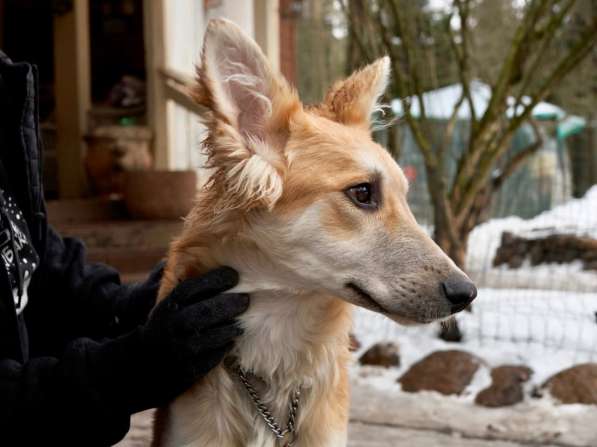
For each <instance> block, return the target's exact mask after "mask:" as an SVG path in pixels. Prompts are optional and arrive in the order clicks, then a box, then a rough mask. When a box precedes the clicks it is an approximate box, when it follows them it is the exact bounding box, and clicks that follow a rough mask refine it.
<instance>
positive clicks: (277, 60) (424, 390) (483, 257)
mask: <svg viewBox="0 0 597 447" xmlns="http://www.w3.org/2000/svg"><path fill="white" fill-rule="evenodd" d="M213 17H226V18H228V19H230V20H233V21H235V22H236V23H237V24H239V25H240V26H241V27H242V28H243V29H244V30H245V31H246V32H247V33H248V34H249V35H251V36H252V37H253V38H254V39H255V40H256V41H257V43H258V44H259V45H260V46H261V48H262V49H263V51H264V53H265V54H266V55H267V57H268V58H269V59H270V61H271V63H272V65H273V67H274V68H275V69H277V70H279V71H280V72H281V73H283V74H284V75H285V76H286V78H287V79H288V80H289V81H290V82H291V83H292V84H294V85H295V86H296V88H297V89H298V91H299V92H300V95H301V97H302V98H303V100H304V101H305V102H307V103H316V102H318V101H320V100H321V99H322V97H323V95H324V94H325V92H326V90H327V89H328V88H329V86H330V85H331V84H332V83H333V81H334V80H337V79H339V78H342V77H344V76H346V75H348V74H349V73H351V72H352V71H353V70H355V69H357V68H359V67H361V66H362V65H364V64H366V63H368V62H371V61H373V60H375V59H376V58H377V57H380V56H382V55H384V54H388V55H390V56H391V57H392V70H391V73H392V81H391V84H390V86H389V88H388V91H387V92H386V95H385V97H384V98H383V103H384V107H383V108H382V110H381V111H380V112H379V113H378V114H377V116H376V119H375V127H374V135H375V138H376V139H377V140H378V141H380V142H381V143H382V144H383V145H385V146H386V147H387V148H388V150H389V151H390V153H391V154H392V155H393V156H394V157H395V158H396V160H397V161H398V162H399V164H400V165H401V167H402V168H403V170H404V172H405V174H406V176H407V177H408V179H409V181H410V183H411V188H410V192H409V202H410V205H411V207H412V209H413V211H414V213H415V215H416V217H417V219H418V221H419V223H420V224H421V225H423V226H424V227H425V228H426V229H427V230H428V231H429V233H430V234H431V235H433V236H434V238H435V240H436V241H437V242H438V243H439V244H440V245H441V247H442V248H443V249H444V250H445V251H446V252H447V253H449V254H450V256H451V257H452V258H453V259H454V261H455V262H456V263H457V264H459V265H460V266H461V267H463V268H464V269H465V270H466V271H467V272H468V273H469V274H470V275H471V277H472V278H473V279H474V280H475V281H476V283H477V286H478V287H479V289H480V290H479V298H478V299H477V300H476V301H475V302H474V305H473V308H472V309H470V312H463V313H462V314H461V315H459V317H458V318H457V321H456V323H454V324H452V325H449V326H446V327H434V326H431V327H415V328H406V327H399V326H397V325H395V324H394V323H392V322H390V321H388V320H386V319H384V318H383V317H381V316H377V315H373V314H371V313H369V312H367V311H363V310H357V311H356V313H355V324H354V331H353V332H354V334H353V339H352V343H353V351H354V356H355V365H354V367H353V369H352V371H351V375H352V380H353V411H352V416H351V420H352V423H351V437H350V445H351V446H388V445H406V443H407V442H408V443H409V445H415V446H437V445H443V446H452V445H453V446H493V447H498V446H499V447H502V446H503V447H505V446H517V445H529V444H531V445H554V446H555V445H557V446H595V445H597V428H595V426H594V422H590V421H594V420H595V418H596V417H597V407H596V406H595V405H597V186H595V185H596V184H597V46H596V45H597V43H596V42H597V1H595V0H370V1H366V0H319V1H318V0H170V1H166V0H70V1H69V0H53V1H49V0H47V1H38V0H36V1H33V0H0V49H2V50H3V51H5V52H6V53H7V54H8V55H9V57H11V58H12V59H13V60H15V61H28V62H32V63H34V64H36V65H37V66H38V70H39V83H40V107H39V114H40V120H41V131H42V134H43V135H42V136H43V141H44V149H43V151H44V160H45V163H44V181H45V190H46V197H47V199H48V200H49V203H48V207H49V215H50V219H51V221H52V223H53V224H54V225H55V226H57V227H58V229H59V230H60V231H61V232H62V233H64V234H69V235H75V236H78V237H80V238H82V239H83V240H84V241H85V242H86V244H87V245H88V247H89V256H90V258H91V260H94V261H102V262H106V263H109V264H112V265H114V266H116V267H117V268H119V269H120V271H121V272H123V276H124V278H125V280H127V281H134V280H137V279H140V278H142V277H143V276H144V275H145V274H146V272H147V271H148V270H149V269H150V268H151V266H153V265H154V264H155V263H156V262H157V261H158V260H159V259H161V258H162V257H163V255H164V253H165V252H166V250H167V246H168V242H169V241H170V239H171V238H172V237H173V236H174V235H176V234H177V232H178V231H179V230H180V225H181V224H180V222H181V217H182V216H184V215H185V214H186V212H187V211H188V209H189V207H190V206H191V201H192V197H193V195H194V191H195V190H196V188H197V187H198V186H200V185H201V183H202V182H204V181H205V180H206V178H207V173H206V172H205V171H204V170H202V168H201V167H202V164H203V163H204V160H205V159H204V156H203V155H202V153H201V151H200V141H201V139H202V132H203V129H202V128H201V125H200V124H199V122H198V118H197V115H198V114H200V113H201V109H200V108H199V107H198V106H197V105H196V104H195V103H194V102H193V101H192V100H191V99H190V96H189V94H188V88H189V86H190V85H191V84H192V82H193V76H194V67H195V63H196V62H197V60H198V57H199V52H200V48H201V45H202V36H203V32H204V30H205V27H206V25H207V22H208V21H209V19H210V18H213ZM148 424H149V422H148V419H147V418H143V417H141V418H138V419H137V420H136V425H135V430H133V432H132V434H131V436H130V437H129V438H128V439H127V441H126V442H125V444H126V445H147V442H148V441H147V436H148V431H149V428H148V427H149V425H148Z"/></svg>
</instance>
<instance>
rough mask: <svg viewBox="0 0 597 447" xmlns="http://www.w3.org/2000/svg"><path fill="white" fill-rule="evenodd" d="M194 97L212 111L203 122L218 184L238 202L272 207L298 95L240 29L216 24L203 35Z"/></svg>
mask: <svg viewBox="0 0 597 447" xmlns="http://www.w3.org/2000/svg"><path fill="white" fill-rule="evenodd" d="M194 96H195V98H196V100H197V102H199V103H200V104H202V105H204V106H205V107H207V108H208V109H209V111H208V113H207V114H206V116H204V117H203V118H204V122H205V124H206V126H207V127H208V137H207V139H206V148H207V151H208V156H209V162H208V164H209V166H210V167H213V168H215V169H216V174H215V177H214V181H215V180H216V179H217V181H218V182H219V183H222V181H223V185H221V186H220V187H221V188H222V189H223V190H224V191H223V192H227V193H230V195H231V196H232V195H234V196H235V197H236V199H237V201H238V202H239V203H241V202H243V201H244V203H247V204H248V203H251V204H256V203H261V204H265V205H267V206H268V207H271V206H273V204H274V203H275V201H276V200H277V199H278V198H279V196H280V195H281V193H282V179H281V176H282V175H283V173H284V169H285V165H286V162H285V158H284V154H283V151H282V148H283V146H284V144H285V142H286V139H287V136H288V121H289V117H290V115H291V114H292V113H293V112H294V111H295V110H297V108H299V107H300V102H299V101H298V97H297V96H296V93H295V92H294V90H293V89H292V88H291V87H290V86H289V85H288V83H287V82H286V80H285V79H283V78H282V77H281V76H279V75H277V74H274V72H273V71H272V69H271V67H270V65H269V63H268V61H267V58H266V57H265V55H264V54H263V53H262V51H261V49H260V48H259V47H258V46H257V44H256V43H255V42H254V41H253V40H252V39H250V38H249V37H248V36H247V35H245V34H244V33H243V32H242V31H241V29H240V28H239V27H238V26H237V25H235V24H234V23H232V22H230V21H228V20H222V19H217V20H211V21H210V22H209V25H208V27H207V31H206V33H205V40H204V43H203V53H202V58H201V66H200V67H198V83H197V86H196V89H195V91H194Z"/></svg>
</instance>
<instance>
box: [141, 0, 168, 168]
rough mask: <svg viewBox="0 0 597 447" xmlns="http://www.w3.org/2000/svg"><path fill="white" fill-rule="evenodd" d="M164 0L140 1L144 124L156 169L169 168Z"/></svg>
mask: <svg viewBox="0 0 597 447" xmlns="http://www.w3.org/2000/svg"><path fill="white" fill-rule="evenodd" d="M165 3H166V2H165V0H144V1H143V24H144V26H143V28H144V34H145V66H146V71H147V122H148V125H149V127H150V128H151V130H152V132H153V154H154V157H155V167H156V168H157V169H169V168H170V165H171V160H170V158H171V157H170V151H169V150H168V144H169V131H168V100H167V97H166V92H165V86H164V79H163V77H162V74H161V70H163V69H164V68H165V67H166V37H167V36H166V16H165V14H166V4H165Z"/></svg>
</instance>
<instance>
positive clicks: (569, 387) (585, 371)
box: [543, 363, 597, 405]
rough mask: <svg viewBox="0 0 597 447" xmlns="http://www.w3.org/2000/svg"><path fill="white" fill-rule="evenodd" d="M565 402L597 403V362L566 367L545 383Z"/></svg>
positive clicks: (544, 386) (552, 392) (551, 391)
mask: <svg viewBox="0 0 597 447" xmlns="http://www.w3.org/2000/svg"><path fill="white" fill-rule="evenodd" d="M543 388H544V389H547V390H548V391H549V393H550V394H551V395H552V396H553V397H555V398H556V399H557V400H559V401H560V402H562V403H563V404H589V405H590V404H593V405H597V363H585V364H582V365H576V366H573V367H571V368H568V369H565V370H564V371H560V372H559V373H557V374H555V375H554V376H552V377H551V378H549V379H547V381H546V382H545V384H544V385H543Z"/></svg>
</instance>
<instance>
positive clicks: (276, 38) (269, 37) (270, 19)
mask: <svg viewBox="0 0 597 447" xmlns="http://www.w3.org/2000/svg"><path fill="white" fill-rule="evenodd" d="M254 1H255V4H254V6H255V14H254V18H255V41H256V42H257V43H258V44H259V46H260V47H261V49H262V50H263V52H264V53H265V55H266V56H267V58H268V59H269V61H270V63H271V65H272V67H273V69H274V70H275V71H279V70H280V13H279V10H278V9H279V0H254Z"/></svg>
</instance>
